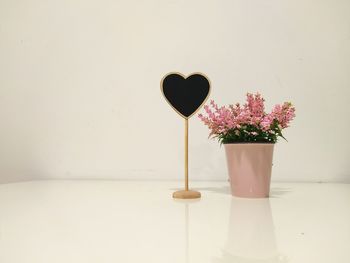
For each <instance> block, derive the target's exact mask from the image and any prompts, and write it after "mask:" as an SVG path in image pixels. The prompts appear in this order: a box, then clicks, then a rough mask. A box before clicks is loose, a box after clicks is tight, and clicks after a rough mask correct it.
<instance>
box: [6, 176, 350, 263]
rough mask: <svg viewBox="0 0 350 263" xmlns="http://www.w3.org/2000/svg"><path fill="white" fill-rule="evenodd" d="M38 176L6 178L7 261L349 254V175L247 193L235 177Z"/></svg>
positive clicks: (198, 260) (318, 260) (281, 258)
mask: <svg viewBox="0 0 350 263" xmlns="http://www.w3.org/2000/svg"><path fill="white" fill-rule="evenodd" d="M180 186H181V183H180V182H158V181H151V182H150V181H148V182H141V181H34V182H22V183H12V184H2V185H0V262H1V263H56V262H57V263H58V262H59V263H70V262H72V263H73V262H74V263H80V262H81V263H90V262H94V263H104V262H113V263H116V262H120V263H125V262H150V263H158V262H162V263H172V262H174V263H182V262H184V263H185V262H186V263H187V262H189V263H206V262H212V263H218V262H222V263H223V262H226V263H236V262H237V263H241V262H289V263H293V262H295V263H303V262H305V263H313V262H315V263H323V262H325V263H326V262H327V263H331V262H337V263H346V262H350V184H325V183H324V184H312V183H303V184H301V183H273V184H272V187H271V197H270V198H269V199H241V198H234V197H232V196H231V195H230V194H229V188H228V183H227V182H192V183H191V184H190V186H192V187H193V188H195V189H197V190H200V191H201V193H202V198H201V200H198V201H176V200H173V199H172V197H171V194H172V192H173V191H174V190H176V189H178V188H179V187H180Z"/></svg>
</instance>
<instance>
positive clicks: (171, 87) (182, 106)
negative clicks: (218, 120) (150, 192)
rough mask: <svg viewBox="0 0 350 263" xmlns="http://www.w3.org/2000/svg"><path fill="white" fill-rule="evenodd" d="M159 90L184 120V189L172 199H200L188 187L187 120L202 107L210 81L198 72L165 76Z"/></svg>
mask: <svg viewBox="0 0 350 263" xmlns="http://www.w3.org/2000/svg"><path fill="white" fill-rule="evenodd" d="M160 89H161V92H162V94H163V96H164V98H165V100H166V101H167V102H168V104H169V105H170V106H171V107H172V108H173V109H174V110H175V112H176V113H177V114H179V115H180V116H181V117H182V118H184V119H185V189H184V190H180V191H176V192H174V193H173V198H180V199H194V198H200V197H201V193H200V192H197V191H194V190H190V189H189V187H188V120H189V118H190V117H192V116H193V115H194V114H196V112H197V111H198V110H199V109H200V108H201V107H202V106H203V105H204V103H205V102H206V101H207V99H208V98H209V95H210V90H211V85H210V80H209V79H208V78H207V77H206V76H205V75H204V74H203V73H199V72H195V73H192V74H190V75H188V76H185V75H183V74H181V73H179V72H170V73H168V74H166V75H165V76H164V77H163V78H162V80H161V82H160Z"/></svg>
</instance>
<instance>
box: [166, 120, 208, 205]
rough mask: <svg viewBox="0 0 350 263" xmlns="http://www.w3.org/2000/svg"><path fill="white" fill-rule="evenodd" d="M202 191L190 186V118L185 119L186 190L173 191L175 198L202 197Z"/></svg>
mask: <svg viewBox="0 0 350 263" xmlns="http://www.w3.org/2000/svg"><path fill="white" fill-rule="evenodd" d="M200 197H201V193H200V192H197V191H193V190H189V188H188V119H187V118H186V119H185V190H180V191H176V192H174V193H173V198H179V199H194V198H200Z"/></svg>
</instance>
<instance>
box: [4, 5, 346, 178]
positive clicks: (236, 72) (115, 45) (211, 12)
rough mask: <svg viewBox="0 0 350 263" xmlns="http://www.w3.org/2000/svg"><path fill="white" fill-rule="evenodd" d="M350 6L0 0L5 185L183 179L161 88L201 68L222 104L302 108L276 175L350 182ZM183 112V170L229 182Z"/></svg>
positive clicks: (211, 146)
mask: <svg viewBox="0 0 350 263" xmlns="http://www.w3.org/2000/svg"><path fill="white" fill-rule="evenodd" d="M349 14H350V1H348V0H343V1H341V0H319V1H311V0H265V1H261V0H226V1H219V0H216V1H214V0H213V1H209V0H207V1H203V0H201V1H199V0H196V1H194V0H191V1H188V0H187V1H184V0H181V1H179V0H178V1H174V0H173V1H170V0H148V1H127V0H124V1H121V0H118V1H116V0H113V1H112V0H111V1H107V0H99V1H97V0H95V1H87V0H84V1H77V0H66V1H48V0H32V1H25V0H22V1H19V0H0V182H10V181H18V180H30V179H52V178H62V179H64V178H65V179H69V178H100V179H107V178H113V179H150V180H152V179H182V178H183V154H184V152H183V150H184V149H183V132H184V130H183V129H184V125H183V124H184V123H183V120H182V119H181V118H180V117H179V116H178V115H177V114H176V113H175V112H174V111H173V110H172V109H171V108H170V106H169V105H168V104H167V103H166V102H165V101H164V99H163V97H162V95H161V93H160V88H159V82H160V79H161V78H162V76H163V75H165V74H166V73H168V72H169V71H180V72H182V73H184V74H189V73H191V72H194V71H201V72H203V73H205V74H206V75H208V76H209V78H210V80H211V82H212V93H211V98H212V99H215V100H216V101H217V102H218V103H219V104H229V103H235V102H237V101H241V102H242V100H243V99H244V96H245V93H246V92H248V91H249V92H255V91H260V92H261V93H262V94H263V95H264V97H265V98H266V100H267V107H268V109H271V107H272V106H273V105H274V104H276V103H280V102H284V101H291V102H293V103H294V104H295V106H296V108H297V117H296V119H295V121H294V122H293V123H292V127H291V128H289V130H287V131H286V132H285V136H286V137H287V138H288V140H289V142H288V143H287V142H284V141H280V142H279V143H278V144H277V145H276V147H275V156H274V168H273V180H275V181H313V182H315V181H316V182H320V181H322V182H328V181H331V182H350V162H349V158H350V146H349V145H350V143H349V137H350V136H349V134H350V121H349V119H350V117H349V114H350V109H349V98H350V90H349V89H350V16H349ZM207 136H208V131H207V128H206V127H204V126H203V125H202V124H201V123H200V121H199V120H198V118H197V117H193V118H192V119H191V120H190V178H191V179H192V180H224V179H226V177H227V175H226V163H225V156H224V150H223V148H222V147H221V148H220V146H219V144H218V143H217V142H215V141H210V140H207Z"/></svg>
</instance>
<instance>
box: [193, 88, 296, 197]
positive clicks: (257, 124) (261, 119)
mask: <svg viewBox="0 0 350 263" xmlns="http://www.w3.org/2000/svg"><path fill="white" fill-rule="evenodd" d="M264 101H265V100H264V98H262V97H261V95H260V94H259V93H256V94H250V93H248V94H247V98H246V103H245V104H243V105H240V104H239V103H237V104H235V105H229V106H228V107H225V106H222V107H218V105H217V104H215V102H214V101H213V100H212V101H211V102H210V104H209V105H205V106H204V110H205V112H206V114H205V115H203V114H199V115H198V117H199V118H200V119H201V120H202V121H203V122H204V124H205V125H206V126H208V128H209V129H210V135H209V137H213V138H217V139H218V140H219V142H220V143H222V144H224V146H225V152H226V160H227V166H228V173H229V178H230V185H231V193H232V195H235V196H239V197H251V198H258V197H268V196H269V192H270V179H271V169H272V158H273V149H274V144H275V143H276V142H277V140H278V138H279V137H281V138H284V136H283V134H282V130H283V129H285V128H287V127H288V126H289V123H290V122H291V120H293V118H294V117H295V108H294V107H293V105H292V104H291V103H290V102H285V103H283V104H281V105H276V106H275V107H274V108H273V109H272V111H271V112H270V113H266V112H265V106H264ZM284 139H285V138H284Z"/></svg>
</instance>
